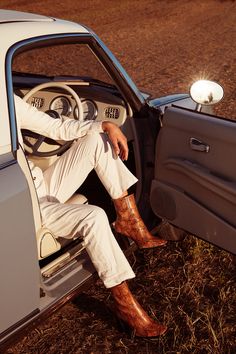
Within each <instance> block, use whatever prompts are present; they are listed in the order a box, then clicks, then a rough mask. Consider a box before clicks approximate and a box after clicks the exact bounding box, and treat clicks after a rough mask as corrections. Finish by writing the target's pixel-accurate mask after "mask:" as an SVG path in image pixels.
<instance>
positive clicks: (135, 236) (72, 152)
mask: <svg viewBox="0 0 236 354" xmlns="http://www.w3.org/2000/svg"><path fill="white" fill-rule="evenodd" d="M15 110H16V118H17V123H18V134H19V139H20V142H21V143H22V136H21V131H20V130H21V129H28V130H31V131H33V132H36V133H38V134H41V135H44V136H46V137H49V138H52V139H54V140H64V141H69V140H75V142H74V143H73V144H72V145H71V147H70V148H69V149H68V150H67V151H66V152H65V153H64V154H63V155H62V156H60V157H59V158H58V159H57V160H56V161H55V162H54V163H53V164H52V165H51V166H50V167H49V168H47V169H46V170H45V171H44V172H43V171H42V170H41V169H40V168H39V167H37V166H34V165H33V164H32V162H30V168H31V171H32V176H33V179H34V183H35V187H36V190H37V195H38V198H39V204H40V209H41V214H42V222H43V226H45V227H47V228H48V229H50V230H51V231H52V232H53V234H54V235H55V236H56V237H64V238H68V239H69V238H74V237H76V236H79V237H81V238H82V240H83V245H84V246H85V248H86V250H87V252H88V254H89V256H90V258H91V261H92V263H93V264H94V266H95V268H96V270H97V272H98V275H99V277H100V278H101V280H102V281H103V283H104V285H105V287H106V288H108V289H110V291H111V294H112V296H113V298H114V305H115V306H114V307H115V313H116V315H117V317H118V318H119V319H120V320H121V321H124V322H125V323H126V324H128V326H129V327H130V328H131V329H132V330H134V331H135V334H136V335H137V336H141V337H155V336H159V335H162V334H163V333H164V332H165V331H166V329H167V328H166V326H165V325H163V324H159V323H158V322H156V321H154V320H153V319H151V318H150V317H149V316H148V314H147V313H146V312H145V311H144V309H143V308H142V307H141V305H140V304H139V303H138V301H137V300H136V299H135V298H134V296H133V295H132V293H131V291H130V290H129V287H128V285H127V282H126V281H127V280H128V279H131V278H134V277H135V274H134V272H133V270H132V268H131V266H130V264H129V263H128V261H127V259H126V257H125V255H124V254H123V252H122V250H121V249H120V246H119V245H118V243H117V241H116V239H115V237H114V235H113V233H112V230H111V227H110V224H109V221H108V218H107V216H106V213H105V212H104V210H103V209H101V208H99V207H98V206H95V205H89V204H86V205H78V204H77V205H73V204H65V202H66V201H67V200H68V199H69V198H70V197H71V196H72V195H73V194H74V193H75V192H76V190H77V189H78V188H79V187H80V186H81V184H82V183H83V182H84V180H85V179H86V177H87V176H88V174H89V173H90V171H91V170H93V169H94V170H95V171H96V173H97V175H98V177H99V179H100V180H101V182H102V184H103V185H104V187H105V188H106V190H107V192H108V193H109V195H110V197H111V198H112V200H113V202H114V206H115V210H116V213H117V219H116V221H115V224H114V228H115V230H116V232H118V233H120V234H122V235H124V236H127V237H130V238H131V239H132V240H133V241H134V242H135V243H136V244H137V245H138V247H140V248H152V247H159V246H162V245H164V244H165V243H166V241H165V240H162V239H160V238H157V237H155V236H153V235H151V234H150V233H149V231H148V230H147V228H146V226H145V225H144V222H143V220H142V219H141V217H140V215H139V212H138V209H137V206H136V204H135V199H134V196H133V195H128V192H127V190H128V189H129V187H130V186H131V185H133V184H134V183H136V182H137V178H136V177H135V176H134V175H133V174H132V173H131V172H130V171H129V170H128V169H127V167H126V166H125V164H124V163H123V161H122V160H127V158H128V145H127V140H126V137H125V136H124V134H123V133H122V131H121V130H120V129H119V127H118V126H116V125H115V124H113V123H111V122H108V121H103V122H94V121H84V122H80V121H78V120H72V119H68V120H64V121H62V120H59V119H53V118H51V117H50V116H49V115H47V114H45V113H43V112H40V111H38V110H37V109H36V108H35V107H32V106H31V105H30V104H28V103H26V102H24V101H23V100H22V99H21V98H20V97H18V96H16V95H15Z"/></svg>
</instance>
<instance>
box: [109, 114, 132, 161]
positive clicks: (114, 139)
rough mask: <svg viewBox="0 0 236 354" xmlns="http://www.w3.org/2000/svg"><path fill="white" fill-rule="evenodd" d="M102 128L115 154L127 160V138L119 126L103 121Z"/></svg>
mask: <svg viewBox="0 0 236 354" xmlns="http://www.w3.org/2000/svg"><path fill="white" fill-rule="evenodd" d="M102 129H103V131H104V132H105V133H107V135H108V136H109V139H110V141H111V143H112V146H113V149H114V152H115V154H116V155H117V156H118V155H119V156H120V158H121V160H127V159H128V154H129V149H128V144H127V139H126V137H125V135H124V134H123V133H122V131H121V130H120V128H119V127H118V126H117V125H116V124H114V123H111V122H107V121H104V122H102Z"/></svg>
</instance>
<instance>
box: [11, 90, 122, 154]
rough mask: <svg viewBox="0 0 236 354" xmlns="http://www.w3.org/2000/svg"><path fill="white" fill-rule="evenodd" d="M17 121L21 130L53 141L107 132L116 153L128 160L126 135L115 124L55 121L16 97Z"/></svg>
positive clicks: (71, 120) (73, 120)
mask: <svg viewBox="0 0 236 354" xmlns="http://www.w3.org/2000/svg"><path fill="white" fill-rule="evenodd" d="M14 98H15V108H16V115H17V120H18V121H19V122H20V128H21V129H28V130H31V131H33V132H35V133H38V134H41V135H44V136H46V137H48V138H51V139H53V140H65V141H70V140H74V139H78V138H80V137H82V136H84V135H86V134H87V133H88V131H97V132H100V133H102V132H105V133H107V134H108V136H109V138H110V141H111V143H112V145H113V148H114V151H115V153H116V154H117V155H119V156H120V158H121V159H122V160H127V158H128V145H127V139H126V137H125V135H124V134H123V133H122V131H121V130H120V128H119V127H118V126H117V125H115V124H114V123H111V122H108V121H103V122H94V121H84V122H80V121H78V120H75V119H65V120H64V121H62V120H61V119H55V118H52V117H50V116H49V115H48V114H46V113H44V112H41V111H39V110H38V109H37V108H35V107H33V106H31V105H30V104H28V103H26V102H24V101H23V100H22V99H21V98H20V97H19V96H17V95H14Z"/></svg>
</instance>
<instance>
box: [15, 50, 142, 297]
mask: <svg viewBox="0 0 236 354" xmlns="http://www.w3.org/2000/svg"><path fill="white" fill-rule="evenodd" d="M70 46H72V44H69V45H68V44H67V45H66V47H65V45H63V44H61V45H57V46H49V47H42V48H34V49H32V50H27V51H26V52H21V53H20V54H18V55H17V56H15V57H14V60H13V62H12V80H13V88H14V93H15V94H16V95H18V96H20V97H21V98H22V99H23V100H24V101H26V102H28V103H29V104H31V105H32V106H34V107H36V108H37V109H39V110H41V111H44V112H46V113H47V114H49V115H50V116H51V117H53V118H54V119H62V120H65V119H76V120H83V121H84V120H93V121H103V120H109V121H112V122H114V123H115V124H117V125H118V126H120V127H121V129H122V130H123V131H124V133H125V134H126V136H127V139H128V144H129V150H130V153H129V159H128V161H127V166H128V168H129V169H130V170H131V171H132V172H133V173H135V174H136V175H137V173H138V170H137V162H136V161H135V150H136V149H137V146H136V142H135V139H134V136H135V133H134V129H133V127H132V120H131V119H130V118H131V117H132V110H131V108H130V106H129V104H128V103H127V102H126V101H125V100H124V98H123V96H122V95H121V93H120V92H119V90H118V89H117V87H116V85H115V84H114V82H112V79H111V77H110V76H109V75H108V74H107V72H106V71H105V69H104V68H103V66H102V65H101V63H100V62H99V60H98V59H97V58H96V56H95V55H94V53H92V51H91V49H90V48H89V47H88V46H87V45H85V44H73V54H71V53H72V50H71V51H70ZM75 46H76V50H77V54H74V52H75ZM45 62H46V63H47V65H45ZM22 135H23V140H24V146H20V148H19V150H18V151H17V160H18V163H19V165H20V166H21V169H22V171H23V172H24V174H25V176H26V178H27V181H28V185H29V189H30V193H31V198H32V205H33V213H34V221H35V229H36V239H37V247H38V259H39V264H40V268H41V274H42V279H43V283H44V288H45V287H46V288H47V290H48V293H51V294H52V295H53V296H54V295H55V294H56V293H57V285H56V284H57V282H58V279H59V278H60V277H61V276H62V274H64V273H65V271H66V272H74V268H78V264H80V266H79V271H80V273H81V276H80V277H81V282H84V280H86V277H89V276H90V274H91V273H94V268H93V266H92V265H91V264H90V263H89V260H88V256H87V254H86V251H85V250H84V249H83V247H82V245H81V240H80V239H74V240H68V239H67V240H66V239H63V238H57V237H55V235H53V233H52V232H51V231H50V230H48V229H46V228H44V227H42V221H41V214H40V209H39V204H38V198H37V194H36V190H35V187H34V182H33V179H32V175H31V171H30V169H29V165H28V160H31V161H32V162H33V163H34V164H35V165H37V166H39V167H40V168H41V169H42V170H45V169H46V168H47V167H49V166H50V165H51V164H52V163H53V162H54V161H55V160H56V159H58V158H59V156H60V155H62V154H63V153H64V152H65V151H66V150H67V149H68V148H69V147H70V146H71V144H73V141H69V142H65V141H54V140H52V139H49V138H46V137H44V136H41V135H39V134H36V133H34V132H31V131H28V130H23V131H22ZM134 188H135V187H134ZM132 192H135V189H133V190H132ZM67 203H73V204H77V203H80V204H81V203H82V204H84V203H91V204H95V205H99V206H101V207H103V209H105V211H106V212H107V214H108V217H109V220H110V221H111V222H112V221H114V218H115V213H114V209H113V205H112V202H111V200H110V197H109V195H108V194H107V192H106V191H105V188H104V187H103V186H102V184H101V182H100V181H99V179H98V177H97V176H96V174H95V172H93V171H92V172H91V173H90V175H89V176H88V178H87V180H86V181H85V182H84V184H83V185H82V186H81V187H80V188H79V190H78V191H77V192H76V193H75V194H74V195H73V196H72V197H71V198H70V199H69V200H68V201H67ZM118 242H119V243H120V244H121V247H123V248H124V250H126V249H127V250H128V249H129V248H131V247H130V246H132V243H131V242H130V241H127V240H123V241H121V240H118ZM63 272H64V273H63Z"/></svg>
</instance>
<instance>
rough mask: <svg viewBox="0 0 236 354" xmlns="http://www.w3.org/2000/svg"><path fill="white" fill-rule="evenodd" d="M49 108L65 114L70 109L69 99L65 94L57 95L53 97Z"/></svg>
mask: <svg viewBox="0 0 236 354" xmlns="http://www.w3.org/2000/svg"><path fill="white" fill-rule="evenodd" d="M49 109H51V110H53V111H56V112H57V113H59V114H61V115H63V116H67V115H68V114H69V113H70V112H71V110H72V108H71V104H70V101H69V100H68V98H66V97H65V96H58V97H56V98H54V99H53V100H52V102H51V104H50V106H49Z"/></svg>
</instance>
